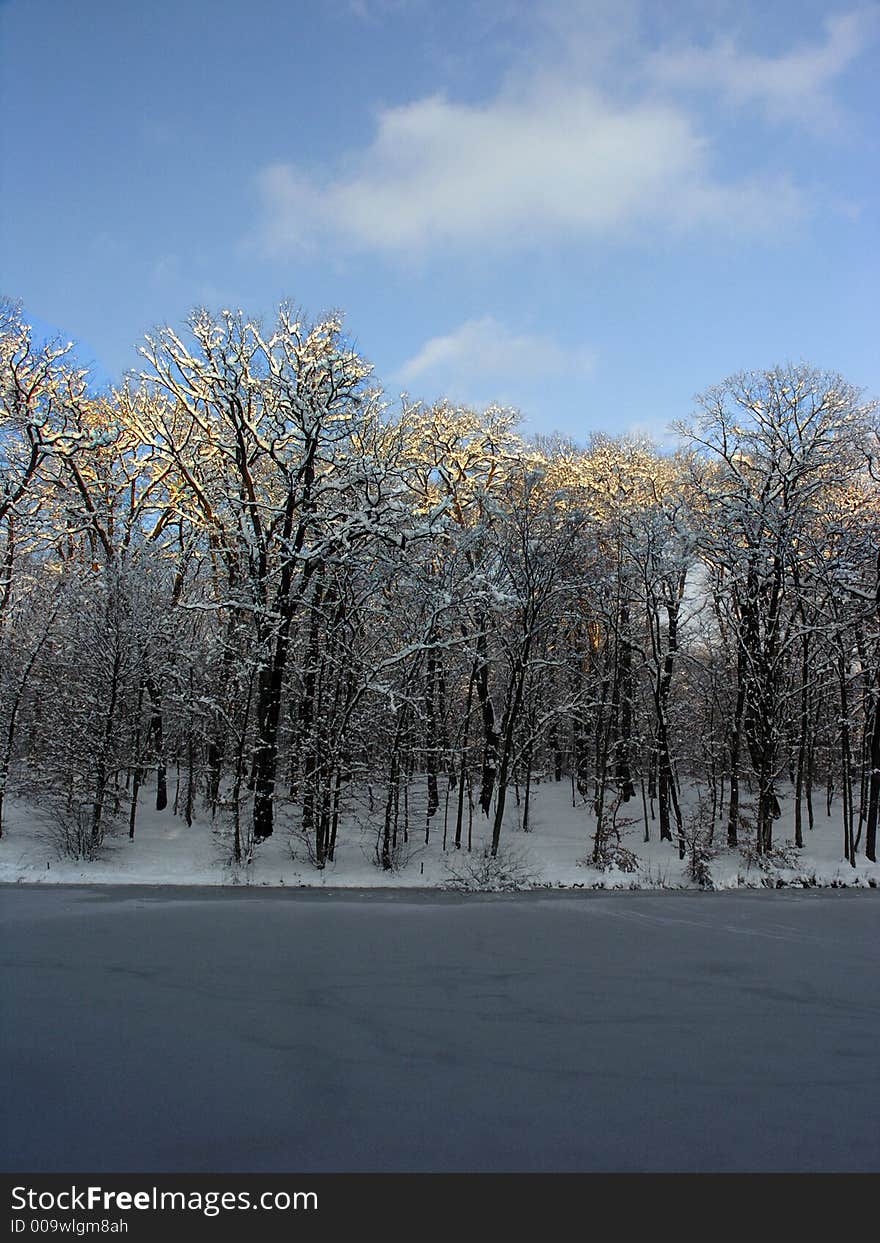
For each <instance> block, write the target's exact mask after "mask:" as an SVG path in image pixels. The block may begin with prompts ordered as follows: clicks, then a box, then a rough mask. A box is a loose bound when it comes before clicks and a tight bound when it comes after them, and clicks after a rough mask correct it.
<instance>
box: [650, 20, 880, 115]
mask: <svg viewBox="0 0 880 1243" xmlns="http://www.w3.org/2000/svg"><path fill="white" fill-rule="evenodd" d="M878 24H880V10H878V9H877V8H873V9H863V10H860V11H858V12H853V13H847V14H838V15H837V16H835V17H830V18H828V19H827V21H826V23H825V39H824V41H823V42H821V43H818V44H812V45H805V46H802V47H799V48H796V49H795V50H793V51H790V52H787V53H784V54H783V55H781V56H761V55H756V54H754V53H751V52H746V51H742V50H741V49H740V48H739V47H737V45H736V43H735V42H734V41H733V40H732V39H727V38H725V39H719V40H717V41H716V42H715V43H713V44H712V45H711V46H709V47H696V46H693V45H692V46H689V47H685V48H680V49H677V50H671V49H667V50H664V51H661V52H659V53H657V54H656V55H655V56H654V57H652V58H651V61H650V62H649V74H650V76H652V77H653V79H654V80H655V81H657V82H658V83H660V84H661V85H663V86H666V87H671V88H674V89H676V88H684V89H689V88H691V89H698V90H710V91H718V92H719V93H721V94H722V95H723V96H724V97H725V98H726V99H727V100H728V101H729V102H731V103H733V104H736V105H758V106H759V107H761V108H763V109H764V110H765V111H766V113H767V115H768V116H769V117H770V118H771V119H772V120H774V121H796V122H803V123H806V124H808V125H810V126H812V127H813V128H820V129H825V128H828V127H829V126H831V125H832V124H833V123H834V121H835V120H836V109H835V105H834V102H833V100H832V98H831V94H830V87H831V85H832V84H833V82H834V80H835V79H836V78H838V77H839V76H840V75H841V74H842V73H843V72H844V70H845V69H846V68H847V67H848V66H849V65H850V64H851V63H852V61H854V60H855V59H856V57H857V56H858V55H859V54H860V53H861V52H862V51H864V48H865V46H866V44H867V43H869V42H870V41H871V40H872V39H873V38H874V36H875V33H876V31H877V27H878Z"/></svg>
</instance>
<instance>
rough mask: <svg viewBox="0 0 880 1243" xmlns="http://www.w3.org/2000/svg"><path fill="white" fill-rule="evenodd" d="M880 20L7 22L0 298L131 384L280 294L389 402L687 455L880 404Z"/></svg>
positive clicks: (384, 5) (191, 15)
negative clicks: (447, 400) (196, 339)
mask: <svg viewBox="0 0 880 1243" xmlns="http://www.w3.org/2000/svg"><path fill="white" fill-rule="evenodd" d="M878 80H880V4H878V3H876V0H875V2H871V3H860V0H841V3H834V2H830V0H823V2H819V0H763V3H761V4H757V3H755V4H752V3H750V2H749V0H676V3H669V2H668V0H665V2H664V0H614V2H613V3H610V2H606V0H583V2H582V3H579V2H576V0H546V2H544V3H541V4H529V3H521V2H514V0H480V2H479V3H465V2H463V0H461V2H458V0H451V2H448V3H447V2H441V0H338V2H334V0H328V2H326V3H321V4H315V3H313V2H311V3H307V2H306V0H249V2H247V3H245V2H244V0H152V2H150V0H143V2H141V3H137V2H135V0H124V2H122V3H121V2H120V0H5V2H4V0H0V105H2V116H3V117H4V124H3V126H2V140H0V141H2V151H0V156H2V169H0V178H2V184H0V190H2V200H0V201H2V234H0V287H2V292H3V293H5V294H6V295H8V296H12V297H15V298H19V299H21V300H22V302H23V304H24V309H25V314H26V316H27V317H29V318H31V319H32V320H33V321H34V322H36V323H37V324H39V325H40V326H41V327H44V326H47V325H48V326H53V327H56V328H57V329H58V330H60V331H61V332H62V333H63V334H64V335H65V336H68V337H71V338H74V339H76V340H77V341H79V342H81V343H82V346H81V348H82V353H83V355H84V356H86V357H88V358H91V359H93V360H95V362H96V363H97V364H98V366H99V368H100V369H101V370H102V372H103V373H104V374H106V375H107V376H109V377H110V378H111V379H113V380H116V379H118V378H119V377H120V376H121V375H122V373H123V372H124V371H125V370H126V369H127V368H129V367H131V366H134V365H136V363H137V356H136V353H135V348H134V347H135V344H136V343H137V341H138V340H139V339H140V338H141V337H142V335H143V333H144V332H145V331H148V330H149V329H150V327H152V326H153V325H155V324H157V323H163V322H170V323H179V322H180V321H182V320H183V318H184V317H185V316H186V314H187V312H188V311H189V310H190V309H191V308H192V307H194V306H196V305H208V306H210V307H212V308H214V309H219V308H221V307H223V306H228V305H232V306H235V307H242V308H243V309H245V310H246V311H248V312H249V313H252V314H255V315H262V316H266V317H268V316H271V314H272V310H273V307H274V306H275V305H276V304H277V303H278V302H279V301H280V300H281V299H284V298H289V299H291V300H292V301H294V302H295V303H296V304H298V305H301V306H302V307H303V308H304V309H305V311H306V312H307V313H308V315H309V316H311V317H317V316H319V315H320V314H322V313H324V312H326V311H330V310H341V311H343V312H344V314H345V322H346V327H347V329H348V331H349V333H350V334H351V335H352V336H353V337H354V339H355V340H356V342H357V343H358V345H359V347H360V348H361V350H362V351H363V353H364V354H365V355H366V356H367V357H368V358H369V359H370V360H371V361H372V362H373V363H374V364H375V367H376V372H377V375H378V377H379V378H380V379H381V380H382V382H383V384H384V385H385V387H386V389H387V391H388V392H389V393H390V394H393V395H396V394H398V393H400V392H402V391H404V390H406V391H408V392H409V393H410V394H411V395H412V396H414V397H424V398H426V399H433V398H434V397H437V396H441V395H448V396H450V397H451V398H453V399H455V400H459V401H463V402H468V403H471V404H484V403H487V402H489V401H492V400H498V401H500V402H502V403H504V404H510V405H514V406H517V407H519V408H520V409H521V410H522V412H523V415H524V416H525V423H524V428H525V430H526V431H544V432H549V431H551V430H559V431H561V432H563V433H565V434H567V435H569V436H572V437H574V438H576V439H578V440H583V439H585V438H586V437H587V436H588V435H589V433H590V432H591V431H592V430H594V429H601V430H605V431H611V432H624V431H628V430H632V429H641V430H647V431H649V432H652V433H654V434H660V433H662V431H663V429H664V428H665V427H666V425H667V424H668V422H669V421H670V420H672V419H674V418H678V417H681V416H684V415H687V414H688V413H689V411H690V410H691V408H692V396H693V394H694V393H696V392H698V391H700V390H702V389H704V388H706V387H707V386H709V385H711V384H714V383H716V382H718V381H719V380H721V379H722V378H723V377H724V376H726V375H728V374H730V373H731V372H733V371H736V370H739V369H741V368H760V367H764V366H770V365H773V364H774V363H777V362H785V361H788V360H792V361H798V360H800V359H804V360H806V361H809V362H811V363H813V364H814V365H816V366H820V367H827V368H829V369H833V370H838V371H840V372H842V373H843V374H844V376H845V377H846V378H847V379H848V380H850V381H851V382H852V383H854V384H857V385H860V386H862V387H864V388H865V389H866V390H867V391H868V393H869V394H871V395H876V394H878V393H880V362H878V351H877V312H876V298H877V288H878V275H880V273H878V259H877V255H878V240H880V239H878V227H877V213H878V198H880V194H878V186H880V180H878V176H877V170H878V146H880V129H878V126H877V123H876V117H877V111H878V109H877V102H878V101H877V87H876V83H877V81H878Z"/></svg>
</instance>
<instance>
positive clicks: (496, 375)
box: [394, 315, 596, 401]
mask: <svg viewBox="0 0 880 1243" xmlns="http://www.w3.org/2000/svg"><path fill="white" fill-rule="evenodd" d="M595 363H596V356H595V352H594V351H593V350H592V349H590V348H589V347H588V346H586V345H575V346H568V345H562V344H561V343H560V342H558V341H556V340H554V339H553V338H552V337H550V336H546V335H543V334H533V333H516V332H513V331H511V330H510V329H509V328H508V327H506V326H505V325H504V324H502V323H499V321H498V320H497V319H495V318H494V317H493V316H491V315H485V316H483V317H482V318H480V319H469V320H467V321H466V322H465V323H463V324H461V325H459V327H457V328H455V329H453V330H452V331H451V332H449V333H447V334H445V335H443V336H437V337H431V339H430V340H428V341H426V342H425V343H424V345H423V346H422V347H421V348H420V349H419V350H418V351H417V352H416V353H415V354H414V355H413V357H412V358H410V359H408V360H407V361H406V362H405V363H403V365H402V366H401V367H400V368H399V369H398V371H397V373H396V375H395V376H394V379H396V380H398V381H399V382H400V383H401V384H403V385H406V386H409V385H413V384H415V383H419V384H429V385H430V386H431V388H432V389H437V390H440V391H442V392H443V393H444V394H445V395H446V396H448V397H453V398H456V399H458V400H472V401H488V400H494V399H498V400H509V399H510V395H509V393H507V392H501V391H499V390H497V386H498V385H503V386H505V387H509V385H510V383H511V378H512V377H515V380H516V383H517V384H519V385H526V386H528V385H530V384H531V383H533V382H534V381H536V380H541V379H550V380H562V379H565V378H566V377H568V378H569V379H583V378H584V377H586V376H589V375H590V374H591V372H592V371H593V369H594V367H595Z"/></svg>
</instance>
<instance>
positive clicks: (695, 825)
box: [682, 797, 717, 889]
mask: <svg viewBox="0 0 880 1243" xmlns="http://www.w3.org/2000/svg"><path fill="white" fill-rule="evenodd" d="M713 829H714V824H713V820H712V809H711V806H710V805H709V802H708V800H707V799H706V798H704V797H700V798H698V800H697V802H696V804H695V805H694V807H693V808H692V809H691V810H690V812H689V813H688V816H687V818H686V820H685V822H684V824H683V825H682V836H683V837H684V843H685V852H686V853H685V858H686V859H687V874H688V876H689V877H690V879H691V880H692V881H694V883H695V884H697V885H699V886H700V888H701V889H714V888H715V882H714V880H713V879H712V868H711V863H712V860H713V858H714V857H715V855H716V854H717V848H716V847H715V845H714V843H713V836H714V834H713Z"/></svg>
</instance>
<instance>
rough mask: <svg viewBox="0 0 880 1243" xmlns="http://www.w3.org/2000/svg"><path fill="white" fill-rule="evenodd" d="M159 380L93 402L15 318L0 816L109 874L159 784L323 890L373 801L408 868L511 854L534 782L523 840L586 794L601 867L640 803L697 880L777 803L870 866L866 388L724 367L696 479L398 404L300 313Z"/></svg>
mask: <svg viewBox="0 0 880 1243" xmlns="http://www.w3.org/2000/svg"><path fill="white" fill-rule="evenodd" d="M141 353H142V356H143V370H142V372H141V374H140V375H138V376H136V377H132V378H130V379H129V381H128V382H127V383H126V384H125V386H124V387H122V388H120V389H119V390H116V391H114V392H113V393H112V394H111V395H109V396H107V395H98V394H96V393H95V392H94V391H93V389H92V388H91V387H90V381H89V376H88V375H87V374H86V373H85V372H84V371H83V370H82V369H80V368H78V367H77V365H76V364H75V363H74V362H73V361H72V360H73V355H72V353H71V350H70V347H67V346H63V345H53V344H48V345H42V346H38V345H37V344H35V342H34V340H33V337H32V333H31V331H30V329H29V328H28V326H27V324H26V323H25V322H23V320H22V316H21V312H20V310H19V309H18V308H16V307H14V306H11V305H6V306H4V308H3V311H2V323H0V368H2V396H0V420H2V423H0V428H2V430H0V662H2V665H0V824H2V810H3V797H4V794H5V793H6V791H7V790H11V791H13V792H15V793H17V794H20V795H22V796H25V797H28V798H31V799H33V800H36V801H38V802H39V803H41V804H43V805H44V806H45V807H46V808H48V809H51V812H52V815H53V816H54V818H55V822H56V824H57V825H58V826H60V831H61V832H62V833H63V835H64V840H65V843H66V845H67V848H69V849H70V851H71V852H72V853H75V854H78V855H79V856H80V857H86V858H88V857H93V856H94V855H95V854H96V853H97V852H98V850H99V849H100V847H101V844H102V842H103V840H104V837H105V835H106V834H107V833H108V831H110V830H111V829H114V830H115V829H118V828H119V827H122V826H127V828H128V832H129V833H130V834H131V835H132V836H134V835H135V833H136V827H137V815H138V806H139V802H140V801H142V800H143V798H144V788H145V786H147V787H148V789H149V791H150V797H151V798H155V799H156V806H157V807H158V808H159V809H160V810H163V809H167V814H168V815H172V814H173V815H177V816H180V817H182V818H183V820H185V821H186V823H187V824H190V823H191V822H192V820H193V818H194V817H195V816H196V814H197V813H200V814H210V816H212V817H213V818H214V820H215V822H216V823H217V825H218V826H221V827H222V828H223V830H224V831H225V832H227V833H228V841H229V852H230V858H232V859H234V860H235V861H241V860H247V859H249V858H250V857H252V853H253V851H254V850H255V849H258V847H259V843H260V842H261V841H262V840H264V839H265V838H267V837H268V836H270V835H271V834H272V833H273V831H275V830H276V828H277V827H278V825H279V824H281V823H283V825H284V826H285V827H291V828H292V829H293V831H295V832H296V833H297V834H299V835H301V836H302V838H303V840H305V841H307V842H308V845H309V851H310V855H311V857H312V859H313V861H314V863H315V865H316V866H317V867H323V866H324V865H325V864H326V863H327V861H329V860H332V859H333V857H334V851H335V849H336V840H337V832H338V829H339V826H340V823H341V821H342V819H343V818H344V817H346V816H347V815H350V814H352V811H353V809H355V808H356V809H357V810H358V814H359V815H360V816H361V817H362V818H363V819H365V820H366V822H367V823H368V825H369V826H370V828H371V830H372V832H373V833H374V841H375V854H376V861H377V863H378V864H379V865H380V866H382V867H384V868H393V867H395V866H397V865H398V864H399V862H400V859H401V857H402V850H403V846H404V844H405V842H406V841H407V840H408V839H409V838H411V837H414V836H418V837H419V838H420V840H425V839H426V838H430V837H431V835H432V834H439V833H442V834H443V842H444V845H445V846H446V847H447V848H448V849H449V850H453V849H464V850H467V849H469V848H470V846H471V844H472V841H473V834H474V827H475V825H476V826H477V827H478V828H479V829H480V830H481V832H486V831H487V830H488V831H489V832H490V835H491V853H492V855H495V854H496V853H497V851H498V848H499V843H500V841H501V835H502V828H503V823H504V813H505V806H506V803H507V801H508V799H509V797H510V792H511V791H513V792H515V796H516V798H517V799H518V800H519V801H520V805H521V809H522V816H523V820H524V823H525V827H527V826H528V815H529V800H530V798H531V797H532V791H533V788H534V785H535V783H536V782H538V781H544V780H556V781H563V780H565V781H568V782H570V783H571V788H572V792H573V795H574V796H575V798H576V799H578V798H579V799H581V800H583V801H585V802H586V803H588V804H589V805H590V806H591V807H592V808H593V810H594V813H595V832H594V833H593V832H592V828H591V834H592V836H591V842H590V847H589V848H590V850H591V852H592V858H593V859H594V860H595V861H596V862H601V861H603V860H604V859H606V858H607V857H608V855H609V852H613V850H614V849H615V848H616V846H617V845H618V842H619V828H618V826H619V822H620V817H621V808H622V807H623V806H624V805H625V804H627V803H630V802H632V801H633V800H635V802H634V804H633V805H634V806H642V807H644V808H647V807H648V806H650V807H651V809H652V811H653V810H655V809H656V822H655V823H656V831H657V832H658V833H659V835H660V836H661V838H664V839H666V840H668V841H670V842H671V843H672V844H673V846H674V847H675V846H677V848H678V849H679V851H680V852H681V853H682V854H683V852H684V850H685V839H686V837H687V835H688V833H693V832H694V831H698V832H699V833H701V834H702V835H703V837H704V838H705V840H706V841H707V842H711V841H712V840H713V838H716V837H717V839H718V840H719V841H722V842H723V841H726V842H727V843H728V844H730V845H731V846H733V845H737V844H738V843H739V844H742V843H743V842H744V841H746V840H747V841H748V842H749V843H750V845H751V846H752V848H753V849H754V850H755V851H757V852H758V853H759V854H765V853H766V852H767V851H769V850H771V849H772V848H773V841H774V838H773V833H774V822H775V821H776V819H777V818H778V817H779V815H780V813H781V811H783V810H784V811H785V814H786V816H787V817H789V819H790V823H792V824H793V834H794V837H795V839H796V842H797V844H798V845H801V844H802V843H803V840H804V836H805V834H806V833H807V832H809V829H810V828H811V827H812V823H813V816H814V808H815V806H816V803H817V800H821V802H822V803H823V804H824V805H825V807H826V808H827V809H828V810H830V809H831V808H832V806H835V807H837V808H838V809H839V814H840V824H841V829H840V831H841V836H842V842H843V847H844V853H845V854H846V857H847V858H848V859H850V860H851V861H852V862H853V863H855V861H856V856H857V853H859V852H860V851H864V852H865V854H866V856H867V857H868V858H870V859H872V860H873V859H875V857H876V831H877V817H878V803H880V438H878V430H877V422H876V418H875V413H874V408H873V406H872V405H870V404H867V403H865V402H863V400H862V398H861V396H860V394H859V392H858V391H857V390H855V389H854V388H853V387H852V386H850V385H849V384H847V383H846V382H845V381H844V380H843V379H842V378H841V377H840V376H837V375H832V374H829V373H826V372H820V371H816V370H814V369H811V368H810V367H807V366H803V365H800V366H786V367H781V368H778V369H776V370H773V371H769V372H755V373H748V374H742V375H738V376H735V377H732V378H731V379H729V380H727V381H725V382H724V383H723V384H721V385H720V386H719V387H717V388H716V389H713V390H711V391H709V392H707V393H706V394H704V395H703V396H702V397H700V398H698V399H697V406H696V413H695V414H693V415H692V416H691V418H690V420H689V422H687V423H685V424H683V425H682V427H681V429H680V431H681V435H682V442H681V443H682V447H681V448H680V450H679V451H678V452H676V453H674V454H671V453H661V452H659V451H658V450H657V449H655V448H653V447H652V446H651V445H650V444H648V443H646V442H643V441H641V440H637V439H631V438H621V439H613V438H610V437H606V436H600V437H594V438H593V439H592V441H591V442H590V444H589V446H588V447H587V448H579V447H576V446H574V445H572V444H569V443H566V442H564V441H562V440H558V439H547V440H538V441H536V442H533V443H529V442H526V441H524V440H523V439H521V438H520V437H519V436H518V435H517V433H516V430H515V429H516V418H515V416H514V415H513V414H512V413H511V412H508V411H505V410H502V409H499V408H490V409H488V410H486V411H483V412H477V411H473V410H469V409H462V408H459V407H456V406H453V405H451V404H449V403H447V402H439V403H436V404H434V405H425V404H420V403H413V402H409V401H408V400H404V401H403V402H401V403H400V404H399V405H398V406H397V407H396V408H392V406H391V405H390V404H388V403H386V402H385V400H384V399H383V396H382V394H381V392H380V391H379V390H378V388H376V387H374V386H373V385H372V384H371V370H370V367H369V365H368V364H367V363H366V362H365V361H364V360H363V359H362V358H361V357H360V356H359V355H358V353H357V352H356V351H355V350H354V349H352V348H351V346H350V345H349V344H348V343H347V341H346V339H345V337H344V335H343V332H342V326H341V324H340V323H339V322H337V321H336V320H328V321H324V322H321V323H317V324H308V323H306V322H304V321H303V320H302V319H301V318H299V317H298V316H297V315H296V314H295V313H294V312H293V310H292V309H291V308H289V307H282V309H281V311H280V313H279V315H278V318H277V321H276V322H275V323H274V324H273V325H272V326H271V327H268V328H265V327H263V326H262V325H260V324H259V323H257V322H255V321H249V320H247V319H246V318H245V317H243V316H242V315H241V314H240V313H239V314H233V313H229V312H223V313H222V314H220V315H218V316H212V315H210V314H208V313H207V312H203V311H202V312H198V313H197V314H195V315H193V316H192V317H191V319H190V321H189V323H188V325H187V327H186V329H185V330H182V331H181V332H179V333H178V332H176V331H174V330H172V329H171V328H163V329H161V330H159V331H157V332H156V333H155V335H153V336H151V337H148V338H147V339H146V341H145V344H144V346H143V349H142V351H141ZM148 778H149V782H148ZM685 780H697V781H699V782H700V784H701V787H702V788H703V790H704V792H705V794H704V797H703V798H702V799H701V801H700V808H699V817H698V820H699V823H698V824H697V829H696V830H694V826H693V817H691V816H689V814H687V813H686V811H685V809H684V808H683V799H682V785H683V782H684V781H685ZM649 823H651V821H650V817H649V816H647V815H646V817H645V826H646V832H648V831H650V830H649V828H648V826H649Z"/></svg>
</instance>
